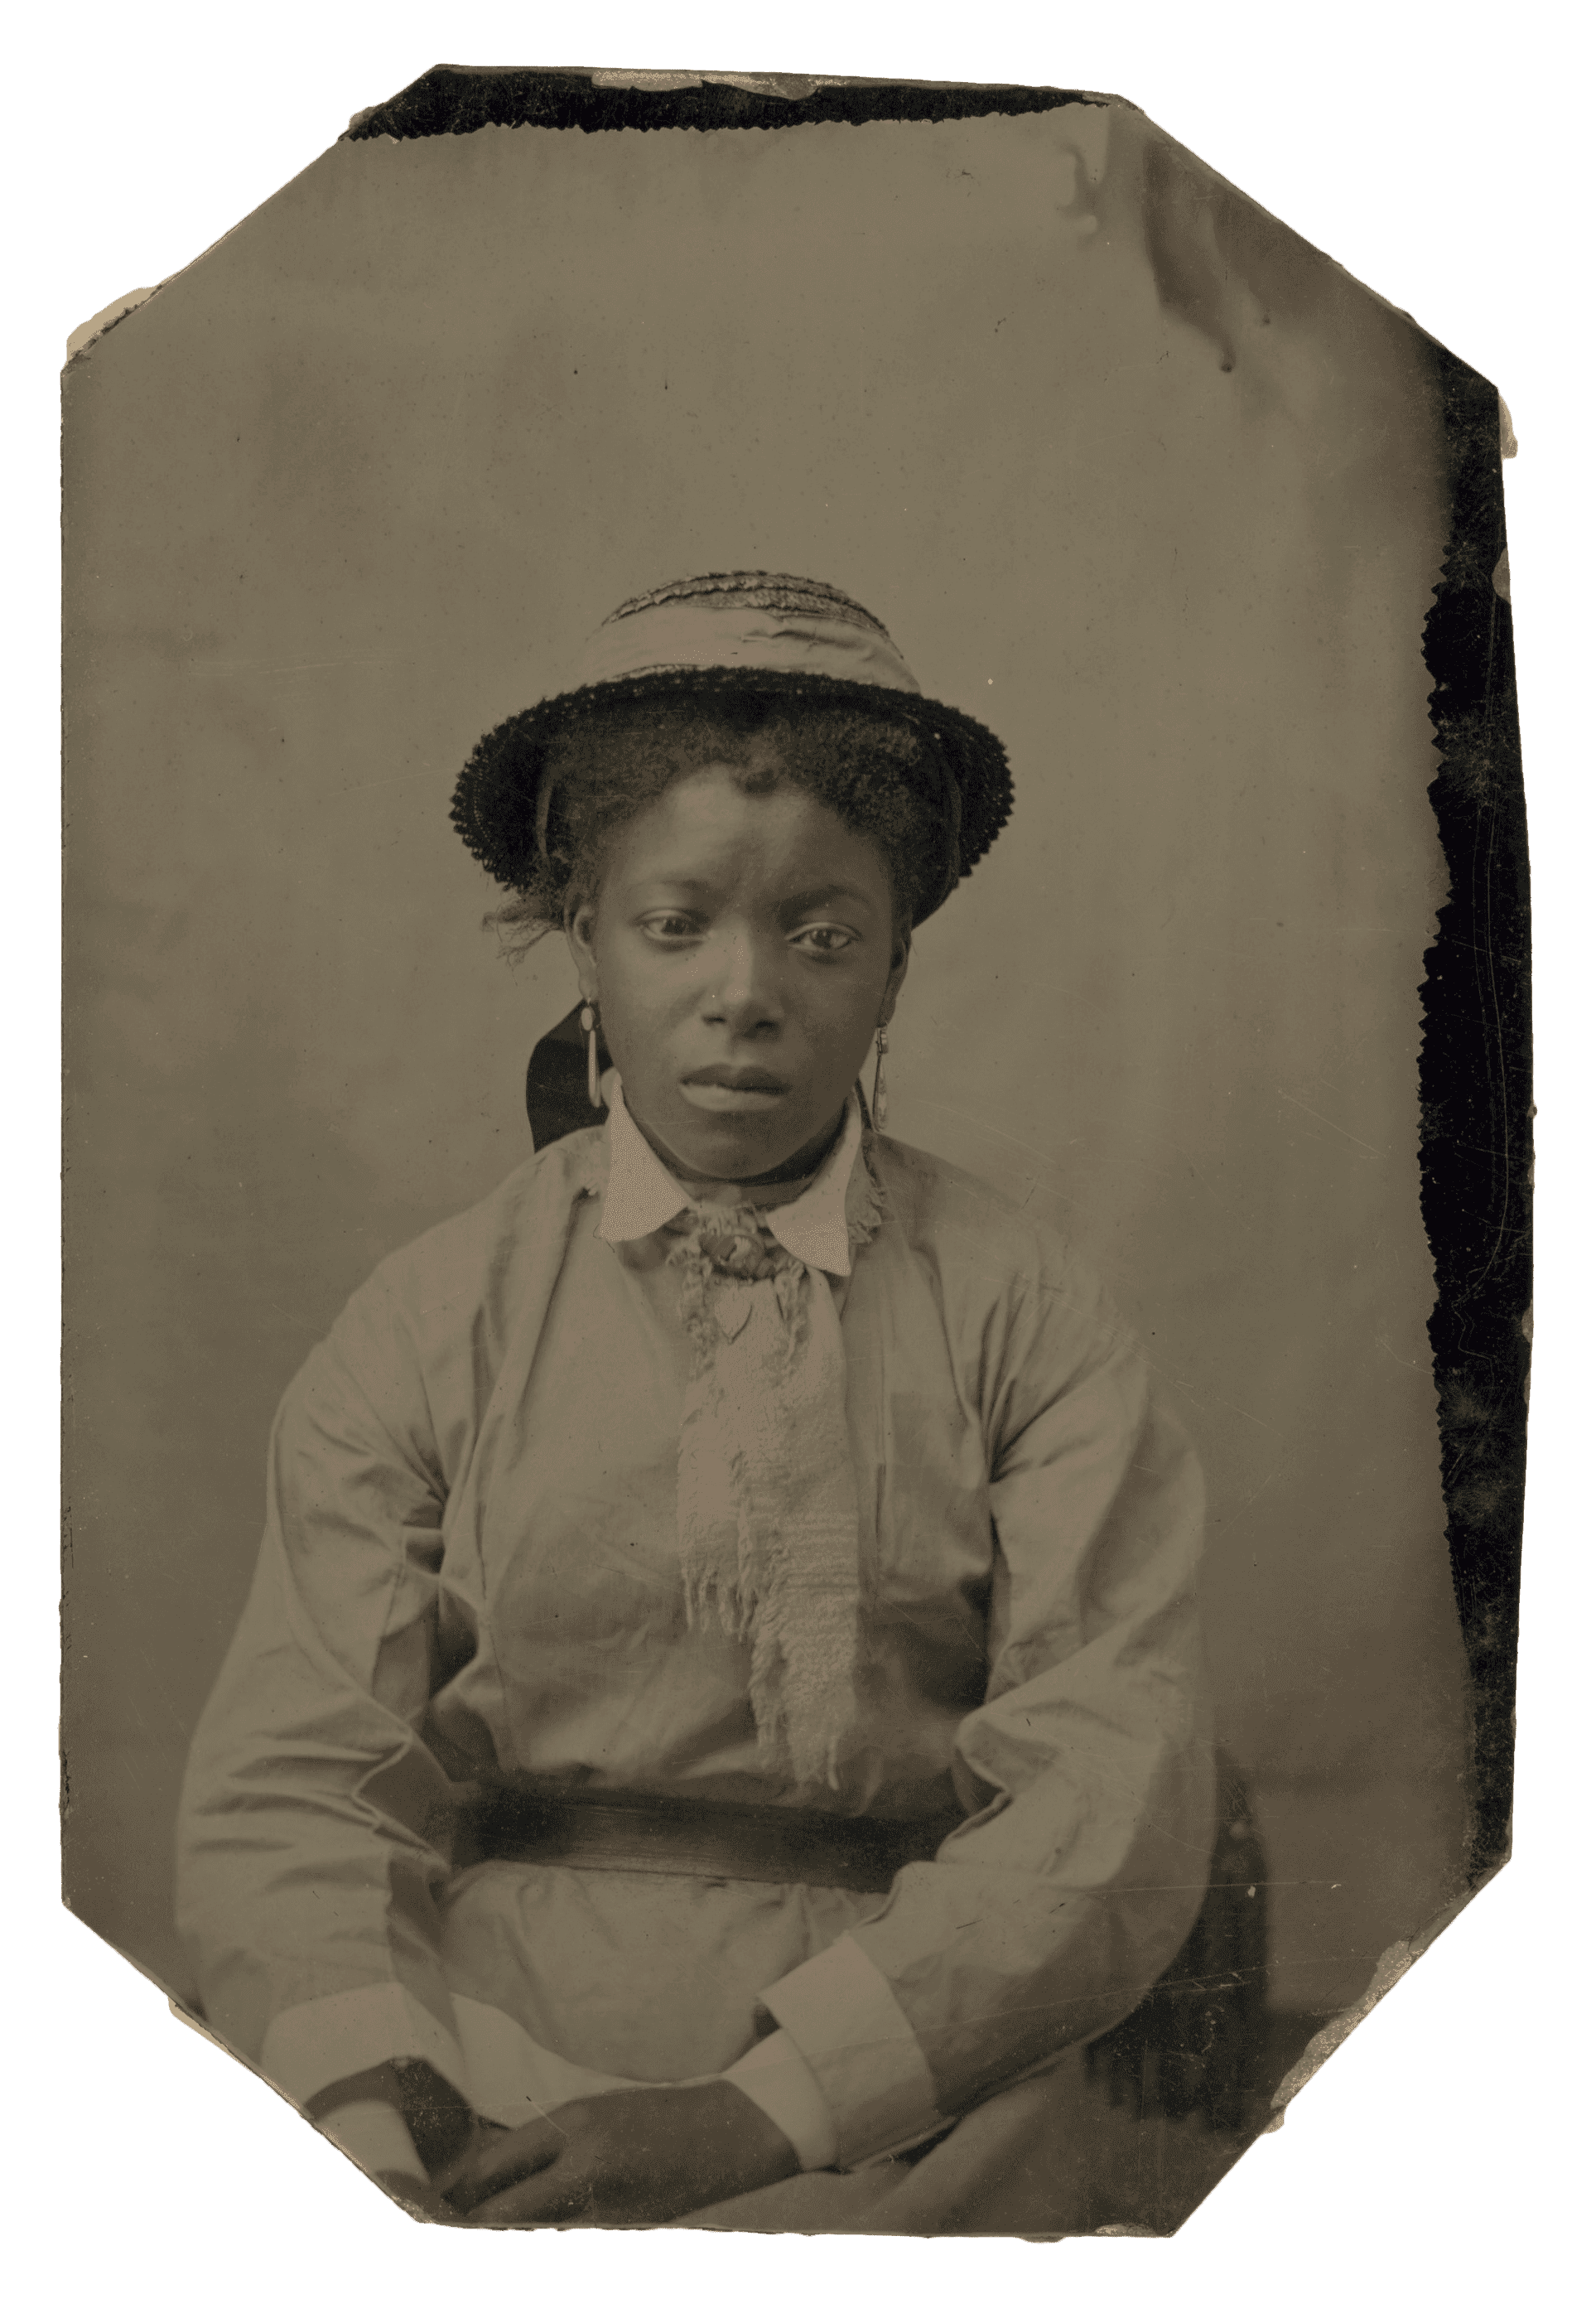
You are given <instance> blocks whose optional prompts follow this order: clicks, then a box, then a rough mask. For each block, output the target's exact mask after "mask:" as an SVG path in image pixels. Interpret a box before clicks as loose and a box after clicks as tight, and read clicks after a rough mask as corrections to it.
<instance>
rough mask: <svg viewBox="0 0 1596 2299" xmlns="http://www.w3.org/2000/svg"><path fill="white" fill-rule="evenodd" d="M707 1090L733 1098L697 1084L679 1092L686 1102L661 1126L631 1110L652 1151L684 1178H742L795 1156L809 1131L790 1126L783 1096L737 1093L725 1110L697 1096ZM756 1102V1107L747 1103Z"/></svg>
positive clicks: (787, 1105) (656, 1120) (652, 1118)
mask: <svg viewBox="0 0 1596 2299" xmlns="http://www.w3.org/2000/svg"><path fill="white" fill-rule="evenodd" d="M710 1093H719V1094H721V1095H722V1096H724V1099H725V1100H727V1101H728V1102H732V1095H731V1094H730V1093H729V1092H728V1091H727V1089H725V1088H724V1087H721V1088H715V1087H702V1086H695V1087H690V1088H685V1089H683V1090H682V1103H685V1105H686V1106H685V1107H682V1106H680V1105H679V1106H678V1107H677V1108H675V1109H674V1110H672V1111H671V1113H670V1116H669V1117H668V1119H667V1121H666V1123H665V1124H664V1125H661V1124H660V1122H659V1120H658V1119H657V1117H655V1116H652V1114H651V1113H649V1112H647V1111H645V1112H643V1113H641V1116H639V1113H637V1112H635V1111H633V1116H638V1117H639V1123H640V1125H641V1131H642V1133H643V1134H644V1135H645V1137H646V1138H647V1139H648V1140H649V1141H650V1142H651V1143H652V1144H653V1147H654V1150H655V1152H656V1154H657V1155H658V1156H660V1157H661V1158H663V1159H664V1162H665V1163H666V1165H667V1166H669V1167H670V1168H671V1170H672V1171H673V1172H674V1173H675V1174H679V1175H681V1176H682V1179H683V1180H689V1181H704V1182H744V1181H748V1180H750V1179H751V1178H752V1177H753V1176H754V1175H756V1174H768V1173H770V1172H771V1171H773V1169H774V1168H775V1167H777V1166H783V1165H785V1164H786V1162H787V1160H788V1159H789V1158H794V1157H796V1156H797V1155H798V1151H799V1150H802V1149H803V1147H804V1146H805V1143H806V1140H807V1139H808V1133H809V1132H811V1131H813V1129H812V1128H808V1129H806V1126H805V1125H804V1124H803V1122H802V1121H801V1120H800V1122H799V1124H798V1126H797V1127H796V1128H795V1127H794V1125H793V1123H792V1116H791V1113H790V1104H788V1103H787V1101H786V1098H785V1097H784V1096H782V1095H779V1094H757V1095H754V1094H746V1095H745V1094H739V1095H737V1096H736V1098H735V1102H734V1104H733V1106H732V1107H729V1108H721V1107H720V1106H719V1105H718V1104H709V1105H706V1103H705V1102H701V1101H699V1100H698V1099H697V1097H698V1096H699V1095H704V1096H707V1095H708V1094H710ZM690 1096H691V1097H693V1099H689V1097H690ZM756 1102H757V1104H758V1105H759V1107H757V1108H751V1107H749V1105H750V1104H752V1103H756ZM627 1107H628V1108H631V1104H630V1103H628V1104H627Z"/></svg>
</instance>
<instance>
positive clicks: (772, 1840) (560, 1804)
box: [453, 1789, 963, 1892]
mask: <svg viewBox="0 0 1596 2299" xmlns="http://www.w3.org/2000/svg"><path fill="white" fill-rule="evenodd" d="M962 1818H963V1814H962V1813H959V1812H957V1811H954V1812H948V1813H934V1814H932V1815H930V1817H928V1818H925V1819H915V1820H911V1821H897V1820H873V1819H871V1818H870V1817H868V1816H866V1817H864V1819H848V1818H844V1817H839V1816H838V1815H837V1814H834V1813H825V1812H799V1811H793V1810H792V1809H790V1807H788V1806H785V1805H747V1804H714V1803H705V1802H702V1801H697V1802H695V1801H693V1800H690V1799H689V1798H686V1797H657V1796H650V1795H646V1794H643V1793H641V1792H630V1793H629V1792H623V1791H608V1792H606V1793H603V1794H598V1795H594V1794H591V1793H590V1794H586V1795H570V1796H566V1795H561V1794H558V1793H554V1792H544V1791H542V1790H538V1789H500V1790H498V1791H497V1792H495V1793H493V1794H492V1795H487V1796H479V1797H462V1798H461V1800H460V1802H459V1805H457V1807H456V1811H455V1815H454V1843H453V1849H454V1862H455V1865H456V1867H457V1868H466V1867H470V1866H472V1865H473V1864H474V1863H476V1862H477V1861H482V1860H525V1861H529V1862H531V1863H533V1864H534V1865H536V1866H542V1867H551V1868H609V1869H630V1870H633V1871H641V1872H645V1873H649V1874H653V1875H660V1876H705V1877H715V1878H720V1879H723V1880H736V1881H739V1882H747V1883H754V1884H815V1885H831V1886H834V1887H836V1888H839V1889H841V1890H843V1891H848V1892H886V1891H889V1890H890V1889H891V1886H892V1879H893V1877H894V1876H895V1875H896V1874H897V1871H898V1870H899V1869H900V1868H902V1867H903V1866H905V1864H906V1863H907V1862H909V1861H911V1860H930V1859H934V1858H935V1856H936V1851H937V1847H938V1845H939V1844H940V1843H941V1841H942V1839H943V1838H944V1837H945V1836H947V1834H948V1833H949V1831H950V1830H952V1829H954V1828H955V1827H956V1826H957V1825H958V1823H959V1822H960V1820H961V1819H962Z"/></svg>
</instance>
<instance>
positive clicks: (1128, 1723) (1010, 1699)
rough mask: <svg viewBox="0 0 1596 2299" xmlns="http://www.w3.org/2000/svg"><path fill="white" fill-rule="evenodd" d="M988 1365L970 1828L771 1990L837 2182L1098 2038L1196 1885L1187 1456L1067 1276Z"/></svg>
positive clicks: (1025, 1308) (1171, 1949)
mask: <svg viewBox="0 0 1596 2299" xmlns="http://www.w3.org/2000/svg"><path fill="white" fill-rule="evenodd" d="M993 1322H994V1323H996V1321H993ZM988 1356H989V1358H990V1362H989V1364H988V1368H987V1375H986V1389H987V1396H986V1399H985V1405H986V1412H987V1416H988V1430H989V1438H990V1454H989V1457H990V1460H991V1464H992V1476H991V1484H990V1490H989V1501H990V1510H991V1519H992V1525H993V1531H994V1536H995V1551H996V1562H995V1568H994V1579H993V1589H992V1601H991V1612H990V1624H991V1625H990V1637H989V1647H988V1652H989V1675H988V1696H987V1699H986V1701H985V1703H984V1705H983V1706H981V1707H980V1708H979V1709H977V1710H976V1711H974V1712H973V1713H972V1714H971V1715H969V1716H968V1717H966V1718H965V1720H964V1722H963V1724H962V1726H961V1727H960V1729H959V1732H958V1736H957V1742H956V1749H957V1754H956V1758H955V1776H956V1777H957V1778H958V1780H959V1784H960V1786H961V1789H963V1791H964V1793H965V1795H966V1800H967V1802H968V1803H969V1804H970V1805H971V1806H972V1807H974V1806H976V1805H981V1806H982V1808H981V1809H980V1811H979V1812H977V1813H975V1816H973V1817H972V1819H971V1820H970V1821H968V1822H966V1823H965V1824H964V1825H963V1827H962V1828H960V1829H958V1830H955V1833H954V1834H953V1836H952V1837H950V1838H948V1840H947V1842H946V1843H945V1844H944V1845H943V1847H941V1849H940V1851H939V1855H938V1857H937V1859H936V1860H935V1861H934V1862H928V1863H916V1864H914V1865H912V1866H910V1867H907V1868H906V1869H904V1870H903V1871H902V1872H900V1873H899V1875H898V1877H897V1880H896V1883H895V1886H894V1889H893V1892H892V1894H891V1896H890V1898H889V1901H888V1902H887V1904H886V1905H885V1906H884V1907H883V1908H882V1910H881V1912H880V1913H879V1914H877V1915H875V1916H874V1917H872V1918H871V1919H870V1920H869V1921H866V1922H864V1923H863V1924H861V1925H859V1926H857V1927H856V1929H855V1930H853V1931H851V1932H850V1933H848V1934H846V1935H845V1936H844V1937H843V1938H840V1939H839V1940H838V1941H837V1942H835V1943H834V1945H833V1946H831V1947H830V1948H828V1949H826V1950H825V1951H824V1952H823V1954H822V1955H818V1956H816V1957H815V1958H813V1959H811V1960H810V1961H809V1962H808V1963H805V1964H802V1965H800V1966H799V1967H798V1969H797V1970H796V1971H792V1972H790V1974H788V1976H787V1977H786V1978H785V1979H782V1980H780V1981H778V1982H777V1983H776V1984H775V1986H773V1988H767V1989H766V1990H765V1993H764V1999H763V2000H764V2001H765V2004H766V2006H767V2008H768V2009H769V2010H770V2012H771V2013H773V2014H774V2016H775V2017H776V2018H777V2019H778V2020H779V2021H781V2025H782V2026H783V2028H785V2029H787V2030H788V2032H789V2034H790V2036H791V2037H792V2038H793V2040H794V2042H795V2043H796V2045H797V2046H798V2049H799V2051H800V2052H801V2053H802V2054H803V2056H804V2059H805V2060H806V2063H807V2064H808V2066H809V2068H810V2070H811V2071H812V2072H813V2074H814V2075H815V2079H816V2080H817V2082H818V2083H819V2085H820V2087H821V2089H822V2091H823V2094H824V2096H825V2098H826V2102H827V2105H828V2107H829V2108H830V2110H831V2116H832V2120H833V2123H834V2125H835V2128H836V2130H837V2134H838V2138H839V2160H840V2161H841V2162H844V2163H845V2164H846V2163H856V2162H864V2161H866V2160H868V2159H869V2158H870V2157H871V2156H872V2155H874V2154H879V2153H881V2152H882V2151H884V2150H886V2149H889V2148H890V2147H892V2146H894V2145H906V2144H907V2143H908V2142H909V2141H910V2140H912V2139H914V2138H916V2137H920V2136H922V2133H924V2132H925V2131H927V2130H929V2129H936V2128H937V2127H938V2125H939V2123H942V2122H946V2121H947V2120H949V2119H950V2118H951V2117H954V2116H956V2115H958V2114H961V2113H963V2112H964V2111H965V2110H966V2109H968V2108H969V2107H971V2106H972V2105H973V2104H975V2103H976V2101H977V2100H979V2099H980V2098H981V2097H982V2096H985V2095H986V2094H988V2093H989V2092H990V2091H993V2090H995V2089H997V2088H1000V2087H1002V2086H1003V2085H1005V2084H1006V2083H1008V2082H1011V2081H1013V2079H1015V2078H1017V2077H1018V2076H1019V2075H1021V2073H1023V2072H1024V2071H1026V2070H1028V2069H1030V2068H1031V2067H1034V2066H1035V2065H1037V2064H1038V2063H1039V2062H1044V2061H1046V2059H1048V2058H1049V2057H1051V2056H1053V2055H1054V2054H1057V2053H1058V2052H1059V2051H1061V2050H1063V2049H1064V2048H1065V2047H1067V2046H1070V2045H1071V2044H1073V2043H1077V2042H1081V2041H1085V2040H1087V2038H1090V2037H1092V2036H1094V2035H1096V2034H1099V2033H1101V2032H1102V2031H1103V2030H1104V2029H1107V2028H1109V2027H1112V2025H1113V2024H1114V2023H1115V2022H1116V2021H1118V2020H1120V2019H1121V2018H1122V2017H1123V2016H1124V2015H1125V2014H1126V2013H1128V2012H1129V2010H1130V2009H1131V2008H1132V2007H1133V2006H1134V2004H1136V2003H1137V2001H1138V2000H1139V1999H1140V1997H1141V1996H1143V1995H1144V1994H1145V1991H1146V1989H1147V1988H1148V1987H1149V1986H1151V1985H1152V1983H1153V1982H1154V1980H1155V1979H1157V1978H1158V1976H1159V1974H1160V1973H1161V1971H1163V1970H1164V1969H1165V1967H1166V1966H1167V1965H1168V1963H1170V1960H1171V1958H1172V1957H1173V1955H1174V1954H1175V1952H1176V1951H1177V1949H1178V1946H1179V1945H1180V1943H1181V1940H1182V1939H1183V1938H1184V1937H1185V1935H1186V1933H1187V1930H1189V1928H1190V1925H1191V1923H1192V1921H1193V1919H1194V1918H1195V1913H1196V1911H1197V1908H1198V1906H1199V1905H1200V1904H1201V1901H1202V1897H1203V1889H1204V1887H1205V1883H1206V1880H1207V1874H1208V1868H1209V1862H1210V1857H1211V1848H1212V1838H1213V1786H1212V1759H1211V1741H1210V1738H1209V1726H1208V1718H1207V1713H1206V1706H1205V1699H1204V1693H1203V1676H1202V1660H1201V1651H1200V1642H1199V1635H1198V1628H1197V1621H1196V1613H1195V1569H1196V1564H1197V1558H1198V1553H1199V1548H1200V1544H1201V1532H1202V1518H1203V1490H1202V1480H1201V1475H1200V1472H1199V1470H1198V1468H1197V1465H1196V1463H1195V1457H1194V1456H1193V1454H1192V1452H1191V1450H1190V1448H1189V1446H1188V1445H1187V1441H1186V1440H1185V1439H1184V1437H1183V1436H1182V1434H1181V1433H1180V1432H1179V1431H1178V1429H1177V1428H1176V1427H1175V1426H1174V1425H1173V1423H1171V1422H1170V1420H1169V1419H1168V1418H1167V1417H1166V1416H1165V1415H1163V1414H1162V1412H1161V1411H1160V1410H1159V1408H1158V1407H1156V1406H1155V1405H1154V1403H1153V1401H1152V1399H1151V1398H1150V1395H1149V1389H1148V1382H1147V1378H1146V1374H1145V1367H1144V1365H1143V1362H1142V1359H1141V1357H1140V1353H1139V1351H1138V1350H1137V1347H1136V1345H1135V1344H1134V1342H1133V1341H1132V1340H1130V1339H1129V1336H1127V1335H1126V1334H1124V1332H1122V1331H1121V1330H1120V1329H1118V1328H1117V1327H1116V1326H1115V1324H1113V1323H1112V1320H1111V1319H1110V1318H1109V1317H1108V1316H1107V1315H1106V1313H1105V1312H1104V1309H1103V1308H1102V1307H1101V1303H1100V1299H1099V1297H1098V1296H1097V1294H1096V1288H1095V1287H1094V1286H1093V1285H1092V1284H1091V1282H1090V1281H1089V1280H1087V1279H1086V1278H1085V1277H1084V1276H1083V1275H1081V1274H1079V1272H1078V1271H1077V1270H1076V1269H1075V1267H1074V1265H1073V1264H1071V1263H1070V1262H1068V1261H1067V1260H1061V1261H1060V1262H1059V1263H1058V1264H1055V1265H1054V1266H1053V1267H1051V1268H1048V1267H1044V1268H1043V1269H1042V1270H1041V1271H1040V1272H1038V1273H1037V1274H1036V1275H1035V1276H1034V1278H1033V1281H1032V1282H1030V1283H1029V1284H1028V1285H1025V1286H1024V1287H1022V1288H1021V1298H1020V1299H1019V1302H1018V1306H1017V1307H1015V1308H1014V1309H1013V1313H1012V1314H1011V1315H1009V1316H1008V1318H1007V1320H1006V1324H1005V1330H1004V1332H1003V1333H1002V1335H1001V1338H1000V1339H998V1340H995V1341H993V1342H992V1343H991V1344H990V1346H989V1349H988Z"/></svg>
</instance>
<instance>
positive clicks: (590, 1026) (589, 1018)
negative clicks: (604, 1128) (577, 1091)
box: [577, 1004, 604, 1109]
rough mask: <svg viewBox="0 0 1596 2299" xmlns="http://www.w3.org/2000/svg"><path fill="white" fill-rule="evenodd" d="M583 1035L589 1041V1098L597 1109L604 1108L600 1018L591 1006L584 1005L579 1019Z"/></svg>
mask: <svg viewBox="0 0 1596 2299" xmlns="http://www.w3.org/2000/svg"><path fill="white" fill-rule="evenodd" d="M577 1019H578V1021H579V1022H580V1023H581V1024H582V1034H583V1037H584V1038H585V1039H586V1040H587V1098H588V1100H590V1101H591V1103H592V1105H593V1108H595V1109H602V1108H603V1107H604V1096H603V1094H602V1093H601V1092H600V1088H599V1017H598V1015H597V1013H596V1012H595V1011H594V1009H593V1008H592V1007H591V1005H587V1004H584V1005H583V1008H582V1011H581V1013H580V1014H579V1015H578V1017H577Z"/></svg>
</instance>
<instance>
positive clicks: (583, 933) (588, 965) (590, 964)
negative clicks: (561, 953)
mask: <svg viewBox="0 0 1596 2299" xmlns="http://www.w3.org/2000/svg"><path fill="white" fill-rule="evenodd" d="M593 907H594V906H593V904H592V903H591V901H587V902H578V903H577V905H576V908H575V909H574V910H569V911H567V912H566V949H567V950H569V951H570V953H571V962H572V964H573V965H574V966H575V968H576V980H577V983H578V985H579V986H580V988H581V991H582V994H583V997H584V998H585V999H586V1000H587V1001H588V1003H589V1005H590V1006H596V1005H597V1004H598V1002H599V961H598V959H597V958H596V957H595V956H594V955H593Z"/></svg>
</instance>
